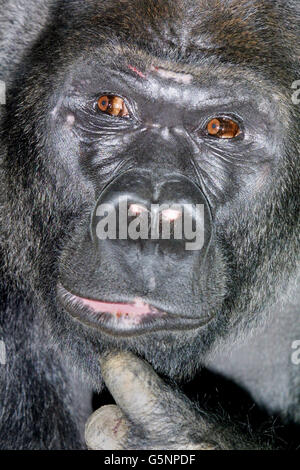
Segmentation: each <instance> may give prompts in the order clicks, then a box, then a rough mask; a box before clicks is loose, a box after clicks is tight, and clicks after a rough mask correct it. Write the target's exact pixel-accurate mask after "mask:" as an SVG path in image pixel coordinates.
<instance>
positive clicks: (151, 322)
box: [58, 285, 210, 336]
mask: <svg viewBox="0 0 300 470" xmlns="http://www.w3.org/2000/svg"><path fill="white" fill-rule="evenodd" d="M58 298H59V301H60V303H61V304H62V305H63V307H64V308H65V309H66V310H67V311H68V312H69V313H70V314H71V315H72V316H73V317H74V318H76V319H77V320H79V321H80V322H81V323H83V324H85V325H87V326H91V327H94V328H96V329H98V330H101V331H104V332H106V333H109V334H111V335H114V336H131V335H138V334H143V333H146V332H149V331H157V330H179V329H180V330H184V329H192V328H195V327H200V326H203V325H204V324H206V323H207V322H208V321H209V320H210V319H208V318H205V319H202V320H201V322H200V321H199V319H198V321H196V320H195V319H194V318H193V319H192V318H186V317H184V318H183V317H179V316H178V315H172V314H170V313H167V312H164V311H162V310H159V309H157V308H156V307H153V306H152V305H149V304H147V303H145V302H144V301H143V300H142V299H135V300H134V301H133V302H131V303H121V302H102V301H99V300H92V299H87V298H84V297H79V296H77V295H75V294H72V293H71V292H69V291H68V290H66V289H65V288H64V287H63V286H62V285H59V286H58Z"/></svg>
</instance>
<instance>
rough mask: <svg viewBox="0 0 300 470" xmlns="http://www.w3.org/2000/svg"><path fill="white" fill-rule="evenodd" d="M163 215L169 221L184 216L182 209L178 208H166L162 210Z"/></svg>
mask: <svg viewBox="0 0 300 470" xmlns="http://www.w3.org/2000/svg"><path fill="white" fill-rule="evenodd" d="M161 216H162V218H163V219H164V220H166V221H168V222H174V221H175V220H178V219H180V218H181V217H182V211H180V210H176V209H165V210H163V211H162V212H161Z"/></svg>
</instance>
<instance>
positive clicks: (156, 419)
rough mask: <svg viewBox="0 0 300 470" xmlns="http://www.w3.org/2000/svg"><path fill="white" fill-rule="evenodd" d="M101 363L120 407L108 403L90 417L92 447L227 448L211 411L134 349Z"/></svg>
mask: <svg viewBox="0 0 300 470" xmlns="http://www.w3.org/2000/svg"><path fill="white" fill-rule="evenodd" d="M100 362H101V367H102V373H103V378H104V381H105V383H106V385H107V387H108V389H109V391H110V392H111V394H112V396H113V397H114V399H115V401H116V403H117V406H115V405H109V406H104V407H102V408H100V409H99V410H97V411H96V412H95V413H94V414H93V415H92V416H91V417H90V419H89V420H88V422H87V424H86V433H85V438H86V443H87V446H88V448H90V449H93V450H122V449H123V450H126V449H130V450H132V449H139V450H141V449H166V450H172V449H174V450H175V449H176V450H178V449H181V450H196V449H199V450H213V449H218V448H219V449H220V448H224V446H223V445H222V444H221V442H218V439H216V437H215V432H216V429H215V426H214V425H212V424H211V423H209V421H208V420H207V419H206V416H205V414H204V413H203V414H202V413H201V412H199V411H197V410H196V409H195V407H194V406H193V404H192V403H191V402H190V401H189V400H188V399H187V398H186V397H185V396H184V395H182V394H180V393H179V392H178V391H175V390H173V389H172V388H171V387H170V386H168V385H167V384H166V383H165V382H163V380H161V379H160V378H159V377H158V376H157V374H156V373H155V372H154V370H153V369H152V367H151V366H150V365H149V364H147V363H146V362H145V361H143V360H140V359H138V358H137V357H136V356H134V355H133V354H131V353H128V352H116V353H110V354H108V355H106V356H105V357H104V358H103V357H102V358H101V360H100ZM220 437H221V436H220ZM221 440H222V439H220V441H221ZM223 444H224V441H223Z"/></svg>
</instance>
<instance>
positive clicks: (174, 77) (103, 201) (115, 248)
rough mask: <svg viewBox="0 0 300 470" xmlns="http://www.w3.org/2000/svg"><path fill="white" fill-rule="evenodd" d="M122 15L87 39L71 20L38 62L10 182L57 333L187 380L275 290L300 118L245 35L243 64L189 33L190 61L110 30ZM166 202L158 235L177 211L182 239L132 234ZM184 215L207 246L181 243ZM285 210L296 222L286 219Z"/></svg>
mask: <svg viewBox="0 0 300 470" xmlns="http://www.w3.org/2000/svg"><path fill="white" fill-rule="evenodd" d="M201 4H202V3H201ZM130 8H131V7H130V6H128V9H129V10H130ZM136 8H137V10H138V7H137V6H136ZM170 8H171V7H170ZM170 11H171V10H170ZM112 14H113V13H112V12H111V11H109V12H108V13H106V14H103V16H102V17H98V16H97V17H94V19H93V21H91V20H90V19H89V20H82V22H83V23H82V25H80V26H78V25H77V27H78V30H76V28H75V31H77V32H76V34H75V33H72V34H73V35H71V33H69V35H68V34H66V33H65V28H64V27H63V26H61V28H60V25H59V24H58V26H57V28H56V30H55V34H54V33H53V32H51V31H50V32H48V33H47V34H46V35H45V37H43V38H41V40H40V41H39V43H38V45H37V46H36V50H35V51H33V53H32V54H31V56H30V59H29V60H30V67H31V70H33V72H31V74H30V75H27V76H26V73H25V76H26V81H25V85H24V84H22V86H20V84H17V85H16V87H17V90H18V99H17V100H16V103H15V105H13V106H15V108H14V109H11V113H10V116H11V117H10V118H8V122H9V119H13V118H12V116H15V115H16V113H17V114H18V115H19V116H20V118H19V119H20V122H22V123H23V126H24V127H23V132H22V133H21V134H20V132H21V131H20V128H19V127H18V126H17V125H16V124H15V123H12V122H11V128H12V129H14V130H13V132H14V133H15V139H14V140H15V141H18V142H19V145H20V147H19V149H17V151H16V149H14V151H13V154H14V155H15V158H14V159H10V160H9V159H8V161H7V162H6V171H7V174H8V175H10V176H8V178H7V179H8V182H9V178H11V180H10V181H11V182H12V181H14V187H15V188H17V189H16V190H15V191H22V194H23V196H22V199H23V203H22V215H20V214H21V213H20V209H17V208H16V207H15V208H14V209H15V210H14V216H11V218H13V217H14V218H15V219H16V218H17V217H22V218H24V217H26V214H27V215H28V214H32V217H31V221H30V224H29V225H30V231H31V233H30V237H31V239H32V238H33V240H34V241H33V242H32V246H34V248H32V250H33V251H32V252H30V253H29V251H28V252H27V253H26V255H25V258H24V261H22V263H23V262H24V264H25V263H28V266H32V265H33V264H34V265H35V268H34V269H32V271H33V272H35V273H36V275H34V274H32V273H31V274H30V276H29V277H30V281H29V282H30V283H31V284H30V286H31V288H32V286H34V289H35V291H37V292H39V293H40V294H41V297H42V299H43V304H44V306H45V310H47V311H50V312H52V316H51V319H50V322H51V327H52V330H53V332H54V335H55V337H56V338H57V337H59V339H60V341H62V342H64V343H65V344H66V345H67V346H68V348H71V349H72V348H74V345H73V344H72V345H70V344H71V343H74V336H75V337H76V339H77V346H76V347H78V349H79V350H80V351H81V352H82V354H83V355H86V356H88V355H90V354H91V353H93V354H94V353H95V352H97V351H100V350H103V349H105V348H111V347H121V348H126V349H132V350H133V351H135V352H137V353H138V354H140V355H142V356H144V357H146V359H147V360H148V361H150V362H152V363H153V364H154V366H155V367H157V368H160V369H161V370H163V371H165V372H167V373H169V374H171V375H176V374H185V373H189V372H190V371H191V370H192V369H193V367H194V365H195V364H196V362H198V361H199V354H201V352H204V351H205V350H207V348H208V347H209V346H210V344H211V343H212V342H213V341H214V340H215V338H217V337H218V336H221V335H223V334H225V333H226V331H227V330H228V328H231V325H232V324H234V323H238V320H240V318H244V321H251V320H252V317H253V316H254V313H255V314H256V313H259V311H260V310H262V308H263V306H264V304H265V301H266V299H267V298H268V297H269V295H270V294H273V290H275V287H274V286H275V278H274V279H273V278H272V277H271V275H270V273H269V272H268V267H267V264H268V263H269V262H270V259H271V258H272V260H273V261H272V262H273V263H274V266H280V265H281V262H282V259H283V258H284V246H283V245H282V246H280V247H279V245H278V242H277V246H278V247H279V248H278V249H275V250H274V251H273V255H271V249H273V248H274V245H273V241H274V240H278V234H279V233H280V239H283V237H285V240H286V243H287V244H289V243H290V242H289V240H290V238H291V237H293V235H294V230H292V231H289V230H290V228H291V227H292V226H293V222H292V221H293V220H294V217H293V211H294V210H295V209H293V208H292V207H288V204H289V201H290V200H291V198H289V197H287V192H288V191H296V189H295V188H296V186H295V184H294V185H293V186H292V187H289V182H290V181H291V179H292V178H293V176H295V175H292V174H291V173H289V174H287V167H288V161H289V155H290V154H289V153H288V151H287V150H286V148H285V141H286V140H287V139H288V138H289V133H290V128H289V125H290V120H291V113H292V111H291V110H290V108H289V106H288V101H287V100H288V98H287V97H286V96H285V93H286V92H285V85H283V84H282V83H283V82H284V77H282V76H281V77H279V76H278V79H276V80H274V78H273V79H272V80H273V81H270V78H269V73H270V72H268V73H267V72H266V70H265V69H264V60H263V59H262V58H261V57H260V56H259V55H255V54H256V52H257V50H256V49H255V48H254V52H253V54H254V55H253V57H252V56H251V53H250V52H249V48H248V46H246V45H245V46H244V49H243V47H242V45H243V40H242V39H240V55H239V57H235V59H234V60H233V57H232V55H231V54H232V53H231V49H230V48H228V49H227V50H223V49H222V50H221V51H220V50H219V49H220V47H221V46H222V44H221V38H217V37H214V34H213V31H211V34H210V37H209V40H208V41H207V47H202V46H201V47H200V46H199V44H198V45H197V44H195V41H196V39H195V37H196V36H197V38H198V39H197V41H198V42H199V41H200V39H199V38H200V36H201V35H199V33H197V35H196V33H195V32H194V33H193V32H191V31H190V32H189V35H190V44H191V45H190V50H189V49H188V47H187V49H186V51H185V53H183V51H182V50H181V49H182V48H181V46H180V48H179V47H177V46H176V43H177V41H176V37H174V38H173V39H172V38H171V39H170V42H171V43H170V44H168V47H167V46H166V44H165V43H164V42H163V40H162V39H161V38H160V39H156V40H155V41H153V42H151V40H150V39H148V37H147V36H148V33H147V34H146V33H145V34H146V37H145V38H144V41H141V40H140V36H139V33H138V32H136V39H135V36H134V32H132V36H131V39H130V41H129V40H128V37H127V36H126V35H127V32H126V24H125V23H124V24H119V25H118V28H117V27H116V30H112V29H109V33H107V24H108V18H111V17H112ZM201 15H202V14H201V13H199V14H198V16H197V24H198V30H197V31H199V30H200V31H201V25H202V24H203V21H204V19H203V18H204V16H201ZM220 16H221V13H220ZM125 17H126V15H124V18H125ZM154 20H155V18H154V19H153V18H151V17H149V18H148V21H149V25H148V27H146V26H145V31H149V30H150V29H151V28H153V24H152V23H151V22H152V21H154ZM70 21H71V20H70ZM84 21H89V22H88V26H87V24H85V23H84ZM124 21H125V20H124ZM145 21H146V20H145ZM190 21H191V22H196V20H195V19H194V20H193V21H192V19H191V20H190ZM164 22H165V23H166V24H167V22H166V19H164ZM112 23H113V22H112ZM117 23H118V21H117V20H116V24H117ZM151 25H152V26H151ZM150 26H151V28H150ZM158 26H159V25H158ZM194 26H195V25H194ZM206 27H207V25H206ZM110 28H111V27H110ZM147 28H148V29H147ZM182 28H183V27H182ZM236 28H237V29H239V28H240V25H239V24H237V25H236ZM137 30H138V27H137ZM102 31H103V32H102ZM186 33H187V31H186ZM107 34H108V36H107ZM149 34H150V33H149ZM182 34H184V28H183V31H182ZM170 35H171V32H170ZM175 36H176V35H175ZM120 37H121V39H122V41H120ZM126 37H127V40H125V39H124V38H126ZM170 37H171V36H170ZM95 38H96V39H95ZM244 40H245V44H246V43H247V41H248V40H249V38H248V37H247V38H245V39H244ZM200 42H201V41H200ZM158 43H159V44H160V45H161V47H160V48H157V49H156V50H155V51H153V48H154V49H155V47H156V45H157V44H158ZM179 43H180V44H182V41H180V42H179ZM214 45H215V46H216V47H214ZM257 48H259V37H257ZM261 48H262V49H261V51H262V53H263V54H264V53H265V51H264V48H265V43H263V42H262V44H261ZM166 49H168V54H166ZM225 49H226V48H225ZM247 54H248V55H247ZM249 54H250V55H249ZM274 62H275V59H274ZM33 77H34V80H33ZM280 80H281V81H280ZM16 137H17V138H16ZM293 145H294V141H290V149H289V150H290V153H291V154H292V153H293ZM8 146H9V144H8ZM20 149H22V152H21V150H20ZM24 149H25V150H24ZM25 159H26V161H25ZM16 166H17V167H18V168H22V174H20V173H18V172H17V175H16V172H15V167H16ZM282 180H283V181H284V185H283V184H281V183H280V181H282ZM8 184H9V183H8ZM283 188H284V189H285V190H286V191H287V192H286V193H285V194H283ZM120 201H123V202H124V201H125V203H124V204H125V206H124V207H125V213H126V214H127V216H128V218H127V220H126V222H125V223H124V221H123V219H122V224H121V223H120V222H119V221H120V218H119V216H120V210H121V209H120ZM152 206H154V207H156V208H157V207H158V209H157V210H156V217H157V220H158V227H161V225H162V221H163V218H164V217H165V218H166V219H168V221H169V222H170V223H171V231H170V237H167V238H166V239H162V238H161V237H157V238H154V239H153V238H151V237H148V238H147V237H144V238H143V237H140V238H136V239H134V238H130V237H126V236H125V237H122V236H120V232H121V231H122V230H124V228H125V229H126V233H128V230H129V228H130V224H132V223H133V224H134V223H135V221H136V217H137V216H143V217H144V219H143V220H146V221H148V222H149V220H150V219H151V221H150V226H151V223H152V218H151V217H152V212H151V209H152ZM33 207H34V209H33ZM103 207H106V213H105V215H104V212H103V213H101V208H103ZM107 207H110V209H107ZM164 207H165V208H164ZM174 207H175V209H174ZM185 207H189V208H190V209H189V211H190V212H189V218H190V221H191V227H193V229H195V228H197V230H198V232H197V233H201V234H202V235H201V237H202V238H203V239H201V241H202V242H201V246H198V247H197V249H194V250H193V249H192V250H188V249H187V244H188V243H191V242H192V240H191V239H190V238H189V237H187V236H186V233H185V232H183V237H182V238H176V237H175V236H174V231H175V222H176V219H177V218H179V219H180V221H181V222H182V221H183V215H182V214H183V212H181V209H182V210H183V209H184V208H185ZM197 207H201V210H202V212H201V214H202V215H201V216H199V213H198V212H197V210H196V208H197ZM174 210H175V212H174ZM286 210H288V211H289V214H290V215H291V219H290V221H289V222H288V223H287V224H285V227H284V229H283V228H282V226H281V223H280V217H278V216H277V218H276V220H275V219H274V214H275V213H276V212H277V213H281V214H284V213H285V211H286ZM17 214H18V215H17ZM101 214H102V216H101ZM114 216H116V217H115V222H113V218H114ZM101 217H102V219H101ZM103 217H108V219H109V220H112V224H114V223H115V229H116V231H115V233H116V235H117V236H116V237H114V238H113V239H110V238H107V239H104V238H103V239H101V238H99V237H98V236H97V234H98V232H97V230H98V228H99V223H101V220H102V221H103ZM110 217H111V218H110ZM108 219H107V220H108ZM140 220H141V219H140ZM131 227H132V225H131ZM148 228H149V226H148ZM147 234H149V230H148V232H147ZM22 269H23V272H24V271H25V272H26V269H25V268H24V267H23V268H22ZM275 271H276V270H275V269H274V272H275ZM273 277H274V276H273ZM277 280H278V277H277ZM254 288H255V295H252V292H253V290H254ZM249 318H250V319H249ZM196 351H197V353H195V352H196Z"/></svg>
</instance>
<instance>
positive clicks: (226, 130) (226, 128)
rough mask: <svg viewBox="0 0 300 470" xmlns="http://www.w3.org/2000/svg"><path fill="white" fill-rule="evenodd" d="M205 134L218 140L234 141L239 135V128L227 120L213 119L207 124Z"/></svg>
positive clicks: (230, 120) (233, 122)
mask: <svg viewBox="0 0 300 470" xmlns="http://www.w3.org/2000/svg"><path fill="white" fill-rule="evenodd" d="M207 132H208V134H209V135H211V136H213V137H217V138H219V139H234V138H235V137H237V136H238V135H239V134H240V133H241V129H240V126H239V125H238V124H237V123H236V122H235V121H233V120H232V119H229V118H223V117H220V118H214V119H212V120H211V121H209V123H208V124H207Z"/></svg>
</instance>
